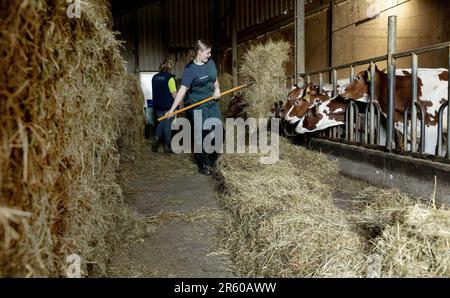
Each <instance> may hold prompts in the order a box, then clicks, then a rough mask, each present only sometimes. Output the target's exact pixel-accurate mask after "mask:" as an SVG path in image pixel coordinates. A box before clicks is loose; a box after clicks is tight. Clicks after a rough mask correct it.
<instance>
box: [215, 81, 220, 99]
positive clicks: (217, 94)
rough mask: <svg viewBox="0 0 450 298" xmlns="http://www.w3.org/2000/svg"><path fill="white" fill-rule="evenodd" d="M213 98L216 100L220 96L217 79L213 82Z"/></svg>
mask: <svg viewBox="0 0 450 298" xmlns="http://www.w3.org/2000/svg"><path fill="white" fill-rule="evenodd" d="M214 98H215V99H216V100H217V99H219V98H220V84H219V80H216V81H215V82H214Z"/></svg>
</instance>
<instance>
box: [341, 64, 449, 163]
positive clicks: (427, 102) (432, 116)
mask: <svg viewBox="0 0 450 298" xmlns="http://www.w3.org/2000/svg"><path fill="white" fill-rule="evenodd" d="M401 72H402V75H399V72H397V75H396V77H395V80H396V86H395V92H394V97H395V98H394V127H395V129H396V130H397V131H398V132H400V133H402V132H403V115H404V111H405V108H406V107H407V106H411V100H412V95H411V93H412V91H411V90H412V88H411V83H412V76H411V72H410V70H407V69H404V70H401ZM371 79H374V80H375V90H374V94H375V98H374V100H375V101H376V102H378V103H379V105H380V107H381V112H382V114H383V115H384V116H385V117H386V115H387V106H388V102H387V83H388V82H387V74H386V73H384V72H382V71H380V70H379V69H378V67H376V66H375V78H371V76H370V68H369V70H365V71H361V72H359V73H358V74H357V75H356V76H355V79H354V81H353V82H352V83H351V84H350V85H348V86H347V87H346V88H344V89H343V90H342V91H341V93H340V95H341V96H342V97H343V98H344V99H351V100H356V101H363V102H368V100H369V94H370V81H371ZM447 88H448V70H447V69H444V68H439V69H419V70H418V92H417V93H418V100H417V102H418V103H419V104H420V105H421V106H422V107H423V108H424V111H425V136H426V137H425V153H428V154H435V153H436V143H437V124H438V111H439V108H440V107H441V105H442V104H444V103H446V102H447V100H448V99H447V97H448V89H447ZM444 123H447V120H446V118H445V117H444ZM418 135H420V132H419V133H418ZM397 142H398V141H397Z"/></svg>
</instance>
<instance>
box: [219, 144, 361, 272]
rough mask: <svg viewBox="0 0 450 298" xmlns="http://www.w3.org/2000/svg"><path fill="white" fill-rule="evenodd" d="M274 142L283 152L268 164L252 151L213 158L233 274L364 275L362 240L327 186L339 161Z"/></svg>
mask: <svg viewBox="0 0 450 298" xmlns="http://www.w3.org/2000/svg"><path fill="white" fill-rule="evenodd" d="M280 147H281V148H280V152H283V155H282V156H280V160H279V161H278V162H277V163H276V164H274V165H262V164H260V162H259V156H258V155H247V156H245V155H223V156H222V157H221V158H220V160H219V165H218V175H219V179H220V182H221V187H222V191H223V195H222V198H221V201H222V204H223V205H224V207H225V209H226V210H227V211H229V212H230V214H231V217H229V218H228V224H227V225H226V227H225V228H224V229H223V230H222V233H223V235H222V239H223V241H224V246H225V248H226V249H227V250H228V251H229V252H230V254H231V257H232V259H233V260H234V262H235V263H236V265H237V267H238V268H239V270H240V271H241V272H239V273H240V274H242V275H245V276H252V277H254V276H259V277H305V276H341V277H343V276H361V275H363V274H364V268H365V267H364V266H365V258H364V253H363V251H364V249H365V247H364V242H363V239H362V237H361V236H360V235H359V234H358V233H357V231H356V229H352V227H351V226H350V225H349V223H348V222H347V220H346V218H345V214H344V213H343V211H341V210H339V209H337V208H336V207H334V205H333V200H332V197H331V189H330V186H329V185H327V184H326V181H327V180H328V179H329V177H333V176H336V175H337V173H338V168H337V164H336V163H333V162H330V161H329V160H327V159H326V157H325V156H324V155H321V154H317V153H313V152H309V151H307V150H305V149H302V148H299V147H295V146H293V145H291V144H288V143H287V141H285V140H281V142H280ZM291 153H293V154H291ZM313 155H314V156H313ZM312 156H313V158H311V157H312ZM319 172H320V173H322V175H321V176H317V173H319Z"/></svg>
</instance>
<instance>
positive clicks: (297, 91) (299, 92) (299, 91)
mask: <svg viewBox="0 0 450 298" xmlns="http://www.w3.org/2000/svg"><path fill="white" fill-rule="evenodd" d="M304 92H305V88H300V87H299V86H297V85H294V86H292V89H291V91H289V93H288V95H287V100H286V102H285V103H284V105H283V106H282V107H281V110H280V112H279V116H280V118H284V117H286V115H287V114H288V113H289V110H290V109H291V108H292V106H293V105H294V102H295V101H296V100H297V99H298V98H302V97H303V94H304Z"/></svg>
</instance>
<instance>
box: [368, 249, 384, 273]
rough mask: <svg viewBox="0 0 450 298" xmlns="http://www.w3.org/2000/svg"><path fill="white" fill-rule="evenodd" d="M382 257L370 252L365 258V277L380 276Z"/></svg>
mask: <svg viewBox="0 0 450 298" xmlns="http://www.w3.org/2000/svg"><path fill="white" fill-rule="evenodd" d="M382 261H383V258H382V257H381V256H380V255H377V254H372V255H370V256H368V258H367V278H380V277H381V266H382V265H381V263H382Z"/></svg>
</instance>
